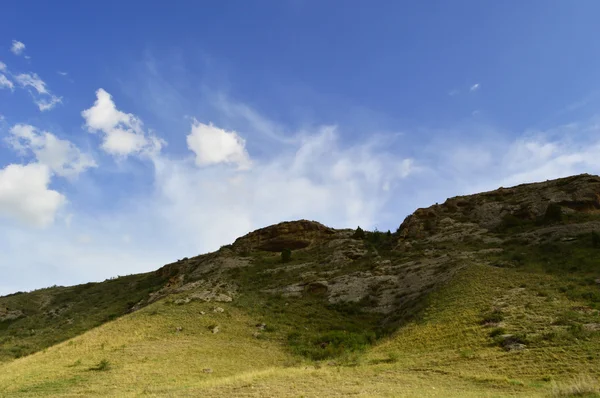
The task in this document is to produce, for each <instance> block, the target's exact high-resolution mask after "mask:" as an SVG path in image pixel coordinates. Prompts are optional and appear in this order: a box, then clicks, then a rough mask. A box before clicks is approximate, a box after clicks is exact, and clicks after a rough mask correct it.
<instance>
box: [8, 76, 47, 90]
mask: <svg viewBox="0 0 600 398" xmlns="http://www.w3.org/2000/svg"><path fill="white" fill-rule="evenodd" d="M15 80H16V81H17V82H18V83H19V84H20V85H21V87H23V88H25V87H33V88H34V89H35V90H36V91H37V92H38V94H48V90H47V89H46V83H45V82H44V81H43V80H42V79H40V77H39V76H38V75H37V74H36V73H21V74H19V75H17V76H15Z"/></svg>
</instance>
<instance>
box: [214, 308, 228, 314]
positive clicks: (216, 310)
mask: <svg viewBox="0 0 600 398" xmlns="http://www.w3.org/2000/svg"><path fill="white" fill-rule="evenodd" d="M213 312H217V313H221V312H225V310H224V309H223V308H221V307H215V308H213Z"/></svg>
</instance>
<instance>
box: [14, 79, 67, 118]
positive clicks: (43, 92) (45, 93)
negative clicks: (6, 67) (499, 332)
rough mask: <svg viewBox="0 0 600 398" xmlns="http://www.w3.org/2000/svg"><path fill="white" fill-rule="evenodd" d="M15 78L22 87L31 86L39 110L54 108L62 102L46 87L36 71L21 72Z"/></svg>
mask: <svg viewBox="0 0 600 398" xmlns="http://www.w3.org/2000/svg"><path fill="white" fill-rule="evenodd" d="M15 80H16V81H17V83H19V85H20V86H21V87H23V88H27V87H32V88H33V89H34V90H35V91H36V93H37V94H36V93H33V92H32V93H31V95H32V96H33V98H34V102H35V104H36V105H37V106H38V108H39V110H40V111H42V112H44V111H48V110H50V109H52V108H54V107H55V106H56V105H57V104H60V103H61V102H62V99H61V98H59V97H57V96H55V95H54V94H52V93H51V92H50V90H48V89H47V87H46V83H45V82H44V81H43V80H42V79H41V78H40V77H39V76H38V75H37V74H36V73H21V74H19V75H17V76H15Z"/></svg>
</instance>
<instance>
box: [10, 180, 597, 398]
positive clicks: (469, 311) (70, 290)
mask: <svg viewBox="0 0 600 398" xmlns="http://www.w3.org/2000/svg"><path fill="white" fill-rule="evenodd" d="M599 232H600V177H598V176H592V175H587V174H584V175H578V176H573V177H568V178H562V179H558V180H552V181H546V182H542V183H536V184H525V185H519V186H516V187H512V188H499V189H497V190H494V191H490V192H484V193H480V194H476V195H469V196H458V197H454V198H450V199H448V200H446V202H444V203H443V204H436V205H433V206H431V207H428V208H422V209H418V210H416V211H415V212H414V213H413V214H411V215H410V216H408V217H407V218H406V219H405V220H404V221H403V222H402V223H401V224H400V226H399V228H398V230H397V231H394V232H392V231H388V232H381V231H363V230H362V229H360V228H357V229H356V230H355V229H342V230H338V229H333V228H329V227H327V226H325V225H322V224H320V223H318V222H315V221H307V220H300V221H291V222H283V223H280V224H277V225H272V226H269V227H266V228H262V229H259V230H256V231H254V232H251V233H249V234H247V235H245V236H243V237H240V238H238V239H237V240H236V241H235V242H233V243H232V244H230V245H226V246H223V247H221V249H220V250H218V251H216V252H214V253H209V254H204V255H200V256H197V257H193V258H184V259H181V260H178V261H176V262H174V263H171V264H167V265H164V266H163V267H161V268H160V269H158V270H157V271H155V272H151V273H147V274H140V275H129V276H124V277H118V278H114V279H110V280H107V281H105V282H102V283H88V284H85V285H79V286H73V287H51V288H47V289H41V290H37V291H33V292H29V293H16V294H13V295H9V296H5V297H0V395H1V396H43V395H53V396H54V395H58V396H78V395H81V396H90V395H101V396H102V395H105V396H138V395H150V396H165V395H167V396H319V397H321V396H347V395H359V396H461V397H462V396H478V397H479V396H515V395H520V396H547V395H549V394H554V395H556V396H571V395H573V394H576V393H581V394H586V393H587V394H590V396H594V395H593V394H598V393H600V387H599V386H598V377H599V376H600V366H599V365H600V354H599V351H598V349H599V348H600V314H599V309H600V235H599V234H598V233H599ZM570 394H571V395H570ZM581 394H580V395H581Z"/></svg>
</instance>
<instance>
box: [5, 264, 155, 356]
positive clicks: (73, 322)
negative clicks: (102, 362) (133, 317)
mask: <svg viewBox="0 0 600 398" xmlns="http://www.w3.org/2000/svg"><path fill="white" fill-rule="evenodd" d="M164 282H165V279H164V278H161V277H160V276H158V275H157V274H156V273H154V272H151V273H146V274H138V275H129V276H123V277H119V278H114V279H110V280H107V281H104V282H102V283H86V284H84V285H78V286H71V287H51V288H47V289H40V290H36V291H33V292H30V293H17V294H12V295H10V296H5V297H0V307H3V308H8V309H9V310H11V309H12V310H14V309H19V310H21V311H23V312H24V314H25V315H26V317H23V318H19V319H16V320H11V321H5V322H0V362H3V361H7V360H11V359H14V358H18V357H21V356H24V355H28V354H31V353H33V352H36V351H39V350H41V349H44V348H47V347H50V346H52V345H54V344H56V343H59V342H61V341H64V340H67V339H69V338H71V337H74V336H77V335H79V334H81V333H84V332H86V331H87V330H90V329H91V328H94V327H97V326H99V325H101V324H103V323H105V322H108V321H111V320H113V319H116V318H118V317H119V316H122V315H124V314H126V313H127V312H128V311H129V310H130V308H131V307H132V306H133V305H135V304H136V303H137V302H139V301H140V300H142V299H144V298H147V297H148V293H150V292H152V291H154V290H156V289H158V288H159V287H160V286H161V285H162V284H164Z"/></svg>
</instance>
